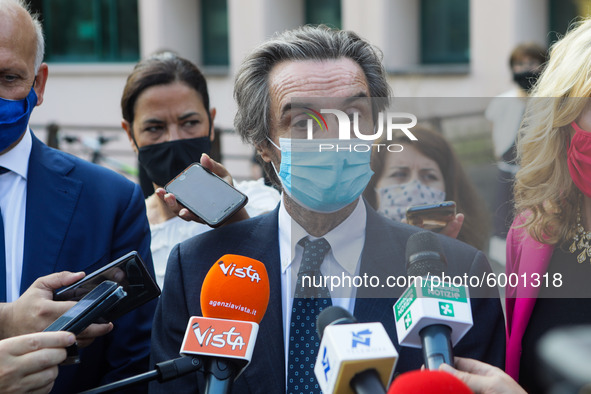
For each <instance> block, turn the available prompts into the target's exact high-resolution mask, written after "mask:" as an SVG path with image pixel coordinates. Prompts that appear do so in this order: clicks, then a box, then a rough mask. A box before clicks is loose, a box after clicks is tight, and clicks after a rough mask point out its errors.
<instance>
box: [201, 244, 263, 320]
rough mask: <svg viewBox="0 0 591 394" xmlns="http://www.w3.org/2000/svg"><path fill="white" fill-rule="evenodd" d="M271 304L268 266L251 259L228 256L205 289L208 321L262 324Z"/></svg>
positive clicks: (216, 266)
mask: <svg viewBox="0 0 591 394" xmlns="http://www.w3.org/2000/svg"><path fill="white" fill-rule="evenodd" d="M268 303H269V277H268V275H267V270H266V269H265V265H264V264H263V263H261V262H260V261H258V260H255V259H251V258H250V257H245V256H240V255H235V254H226V255H224V256H222V257H221V258H220V259H219V260H218V261H216V262H215V264H214V265H213V266H212V267H211V268H210V269H209V272H208V273H207V276H206V277H205V280H204V281H203V286H202V287H201V311H202V313H203V316H204V317H214V318H218V319H228V320H242V321H251V322H255V323H257V324H258V323H260V322H261V319H262V318H263V316H264V314H265V311H266V310H267V304H268Z"/></svg>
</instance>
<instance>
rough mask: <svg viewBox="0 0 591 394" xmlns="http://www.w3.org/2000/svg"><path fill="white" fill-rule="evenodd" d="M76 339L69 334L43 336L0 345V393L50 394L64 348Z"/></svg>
mask: <svg viewBox="0 0 591 394" xmlns="http://www.w3.org/2000/svg"><path fill="white" fill-rule="evenodd" d="M75 341H76V339H75V338H74V335H73V334H71V333H68V332H63V331H61V332H42V333H36V334H28V335H22V336H17V337H14V338H8V339H4V340H2V341H0V392H2V393H31V392H32V393H48V392H49V391H50V390H51V388H52V387H53V382H54V381H55V378H56V377H57V373H58V368H57V365H58V364H59V363H61V362H63V361H64V360H65V359H66V350H65V347H67V346H70V345H72V344H73V343H74V342H75Z"/></svg>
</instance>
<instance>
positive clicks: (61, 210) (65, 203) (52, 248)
mask: <svg viewBox="0 0 591 394" xmlns="http://www.w3.org/2000/svg"><path fill="white" fill-rule="evenodd" d="M73 167H74V163H73V162H72V161H71V160H69V159H67V158H66V156H64V155H62V154H58V152H56V151H54V150H52V149H50V148H48V147H47V146H45V145H44V144H43V143H42V142H41V141H39V140H38V139H37V138H36V137H35V136H34V135H33V146H32V148H31V157H30V159H29V170H28V175H27V213H26V218H25V244H24V254H23V272H22V279H21V293H22V292H24V291H25V290H26V289H27V288H28V287H29V286H30V285H31V283H33V282H34V281H35V279H36V278H38V277H40V276H44V275H48V274H50V273H52V272H55V269H56V265H57V262H58V258H59V255H60V250H61V248H62V245H63V243H64V239H65V237H66V234H67V231H68V227H69V224H70V221H71V220H72V216H73V214H74V210H75V208H76V204H77V202H78V198H79V195H80V191H81V189H82V182H80V181H78V180H74V179H71V178H69V177H68V176H67V174H68V173H69V172H70V171H71V169H72V168H73ZM89 225H92V224H91V223H89Z"/></svg>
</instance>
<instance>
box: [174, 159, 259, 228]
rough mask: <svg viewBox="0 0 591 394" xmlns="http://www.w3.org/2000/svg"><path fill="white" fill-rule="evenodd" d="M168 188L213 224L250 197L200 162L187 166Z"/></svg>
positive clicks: (214, 225)
mask: <svg viewBox="0 0 591 394" xmlns="http://www.w3.org/2000/svg"><path fill="white" fill-rule="evenodd" d="M165 189H166V191H167V192H169V193H172V194H174V195H175V197H176V199H177V201H178V202H180V203H181V204H182V205H183V206H185V207H186V208H187V209H189V210H190V211H191V212H193V213H194V214H195V215H197V216H199V217H200V218H201V219H203V221H204V222H205V223H207V224H208V225H209V226H211V227H217V226H219V225H221V224H222V223H223V222H225V221H226V220H227V219H229V218H230V217H231V216H232V215H233V214H234V213H236V212H237V211H238V210H240V209H241V208H242V207H243V206H244V205H245V204H246V203H247V201H248V198H247V197H246V196H245V195H244V194H242V193H241V192H239V191H238V190H236V189H234V188H233V187H232V186H230V185H229V184H228V183H226V181H224V180H223V179H221V178H220V177H218V176H217V175H215V174H213V173H212V172H211V171H209V170H207V169H205V168H203V167H202V166H201V165H199V164H197V163H194V164H192V165H190V166H189V167H187V168H186V169H185V170H184V171H183V172H181V173H180V174H179V175H178V176H177V177H176V178H174V179H173V180H172V181H170V182H169V183H168V184H167V185H166V187H165Z"/></svg>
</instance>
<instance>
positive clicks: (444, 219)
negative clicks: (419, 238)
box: [406, 201, 456, 231]
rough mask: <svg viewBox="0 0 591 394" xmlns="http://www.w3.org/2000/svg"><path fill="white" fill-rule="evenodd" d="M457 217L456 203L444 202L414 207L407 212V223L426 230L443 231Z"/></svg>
mask: <svg viewBox="0 0 591 394" xmlns="http://www.w3.org/2000/svg"><path fill="white" fill-rule="evenodd" d="M455 217H456V203H455V202H454V201H444V202H442V203H437V204H425V205H414V206H412V207H408V209H407V210H406V221H407V222H408V224H412V225H413V226H419V227H422V228H424V229H425V230H431V231H441V229H442V228H444V227H445V226H446V225H447V223H449V222H450V221H452V220H453V219H454V218H455Z"/></svg>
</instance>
